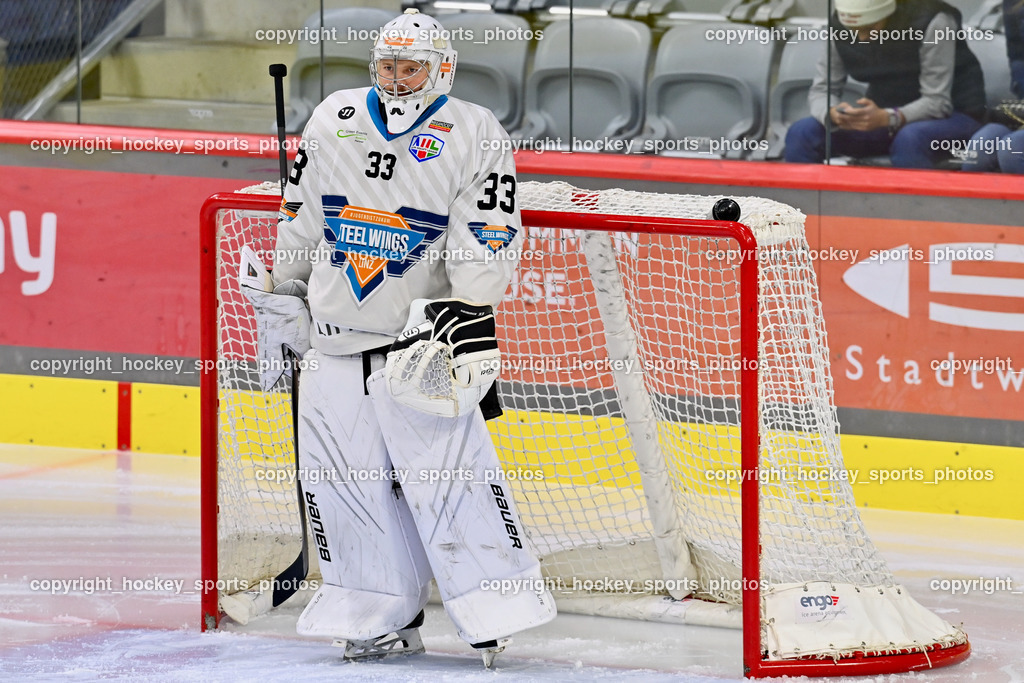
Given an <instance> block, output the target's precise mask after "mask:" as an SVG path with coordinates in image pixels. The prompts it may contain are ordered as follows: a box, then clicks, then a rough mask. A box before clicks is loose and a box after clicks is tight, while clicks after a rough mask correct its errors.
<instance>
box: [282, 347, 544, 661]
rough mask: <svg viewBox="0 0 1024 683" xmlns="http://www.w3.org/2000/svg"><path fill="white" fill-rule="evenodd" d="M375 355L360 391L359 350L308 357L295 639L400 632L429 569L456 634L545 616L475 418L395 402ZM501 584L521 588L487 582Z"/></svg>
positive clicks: (415, 608) (424, 593)
mask: <svg viewBox="0 0 1024 683" xmlns="http://www.w3.org/2000/svg"><path fill="white" fill-rule="evenodd" d="M372 359H373V361H374V363H373V367H372V369H373V370H375V372H374V373H373V374H372V375H371V376H370V377H369V379H368V380H366V382H365V386H366V387H367V389H368V391H369V394H370V395H366V393H365V392H364V377H365V375H364V366H363V359H362V357H361V356H359V355H356V356H328V355H325V354H323V353H321V352H319V351H316V350H312V351H310V352H308V353H307V354H306V356H305V361H306V362H305V363H304V369H303V371H302V376H301V384H300V391H299V459H300V464H301V471H302V472H305V473H307V474H306V476H305V477H304V481H303V495H304V497H305V502H306V509H307V513H308V515H309V522H310V526H311V530H312V533H311V536H312V544H311V545H312V546H314V547H315V549H312V548H311V552H315V553H316V554H317V556H318V560H319V564H320V570H321V573H322V575H323V579H324V584H323V585H322V586H321V587H320V588H319V589H318V590H317V592H316V594H315V595H314V597H313V599H312V600H311V601H310V604H309V605H308V606H307V607H306V609H305V611H304V612H303V614H302V616H301V617H300V618H299V622H298V625H297V629H298V631H299V633H303V634H308V635H324V636H332V637H335V638H339V639H360V640H365V639H369V638H375V637H377V636H381V635H384V634H387V633H390V632H392V631H395V630H397V629H400V628H402V627H404V626H406V625H407V624H409V623H410V622H411V621H412V620H413V618H414V617H415V616H416V615H417V614H418V613H419V611H420V610H421V609H422V608H423V606H424V605H425V604H426V601H427V598H428V597H429V593H430V587H429V584H430V579H431V577H433V578H435V579H436V581H437V586H438V590H439V591H440V594H441V597H442V599H443V600H444V604H445V609H446V610H447V612H448V614H449V616H450V617H451V619H452V621H453V622H454V623H455V626H456V627H457V629H458V631H459V635H460V637H462V638H463V639H464V640H466V641H467V642H470V643H478V642H483V641H487V640H494V639H497V638H501V637H505V636H508V635H510V634H512V633H514V632H517V631H520V630H523V629H526V628H530V627H533V626H537V625H540V624H543V623H545V622H547V621H550V620H551V619H552V618H554V616H555V608H554V601H553V599H552V597H551V594H550V593H548V592H547V590H546V589H544V587H543V586H544V583H543V579H542V577H541V572H540V565H539V563H538V561H537V559H536V556H535V555H534V553H533V551H532V549H531V548H530V545H529V543H528V542H527V539H526V537H525V533H524V532H525V530H524V528H523V525H522V522H521V521H520V519H519V516H518V514H517V512H516V508H515V503H514V501H513V498H512V492H511V490H509V487H508V485H507V483H506V482H505V481H503V480H502V481H496V480H495V478H494V473H495V472H497V471H498V470H499V469H500V467H501V465H500V463H499V462H498V458H497V454H496V453H495V450H494V446H493V445H492V443H491V440H490V436H489V434H488V432H487V428H486V425H485V423H484V420H483V418H482V417H481V415H480V412H479V411H475V412H473V413H472V414H471V415H466V416H463V417H459V418H443V417H436V416H433V415H429V414H426V413H421V412H419V411H416V410H413V409H411V408H407V407H405V406H402V405H400V404H398V403H396V402H395V401H394V400H392V399H391V397H390V395H389V394H388V393H387V390H386V388H385V381H384V377H383V370H382V368H383V366H384V357H383V356H373V357H372ZM314 471H315V472H316V474H317V476H312V475H311V473H312V472H314ZM502 580H512V581H517V582H518V583H516V584H515V585H517V586H520V587H524V588H523V589H522V590H519V591H514V592H513V591H506V592H501V591H498V590H494V589H493V588H492V586H498V585H500V584H499V582H501V581H502ZM492 582H494V583H492ZM505 585H506V586H508V585H510V584H509V583H508V582H506V583H505Z"/></svg>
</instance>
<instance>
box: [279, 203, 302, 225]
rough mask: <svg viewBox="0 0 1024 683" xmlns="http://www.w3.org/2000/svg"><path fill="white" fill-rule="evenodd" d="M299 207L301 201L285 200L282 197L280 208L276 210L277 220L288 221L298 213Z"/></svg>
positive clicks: (293, 218) (300, 206)
mask: <svg viewBox="0 0 1024 683" xmlns="http://www.w3.org/2000/svg"><path fill="white" fill-rule="evenodd" d="M301 208H302V202H286V201H285V200H283V199H282V200H281V208H280V209H278V211H277V220H278V221H284V222H285V223H290V222H291V221H293V220H295V217H296V216H298V215H299V209H301Z"/></svg>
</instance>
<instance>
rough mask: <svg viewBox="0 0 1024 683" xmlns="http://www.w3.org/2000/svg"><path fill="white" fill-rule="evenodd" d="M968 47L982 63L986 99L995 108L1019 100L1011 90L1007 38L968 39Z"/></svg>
mask: <svg viewBox="0 0 1024 683" xmlns="http://www.w3.org/2000/svg"><path fill="white" fill-rule="evenodd" d="M967 46H968V47H970V48H971V52H973V53H974V56H975V57H977V58H978V62H980V63H981V72H982V73H983V74H984V75H985V99H986V103H987V104H988V106H989V107H990V108H991V107H994V106H996V105H997V104H999V103H1000V102H1002V101H1003V100H1014V99H1018V98H1017V97H1016V95H1014V94H1013V91H1012V90H1010V62H1009V60H1008V59H1007V57H1006V36H1005V35H1003V34H1002V33H993V34H992V39H991V40H986V39H985V38H984V37H981V36H974V37H971V38H968V40H967Z"/></svg>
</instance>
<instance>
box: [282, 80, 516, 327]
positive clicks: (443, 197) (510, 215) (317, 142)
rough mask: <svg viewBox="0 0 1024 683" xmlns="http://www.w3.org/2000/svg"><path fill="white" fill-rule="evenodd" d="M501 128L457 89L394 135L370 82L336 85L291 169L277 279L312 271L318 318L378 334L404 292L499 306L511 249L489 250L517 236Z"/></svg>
mask: <svg viewBox="0 0 1024 683" xmlns="http://www.w3.org/2000/svg"><path fill="white" fill-rule="evenodd" d="M507 139H508V136H507V134H506V133H505V131H504V130H503V129H502V128H501V126H500V124H499V123H498V122H497V120H496V119H495V118H494V115H493V114H492V113H491V112H490V111H488V110H486V109H484V108H482V107H479V106H477V105H474V104H470V103H468V102H463V101H461V100H458V99H455V98H449V97H447V96H442V97H440V98H438V99H437V100H435V101H434V102H433V103H432V104H431V105H430V106H429V107H427V108H426V109H425V110H424V112H423V113H422V114H421V115H420V116H419V117H418V118H417V120H416V123H415V125H413V126H412V128H411V129H410V130H408V131H407V132H405V133H402V134H400V135H395V134H392V133H389V132H388V130H387V126H386V125H385V124H384V122H383V120H382V116H381V104H380V100H379V99H378V97H377V93H376V91H375V90H373V89H372V88H361V89H358V90H346V91H339V92H336V93H334V94H333V95H331V96H330V97H328V98H327V99H326V100H325V101H324V102H323V103H322V104H321V105H320V106H319V107H317V109H316V111H315V112H314V113H313V116H312V118H311V119H310V121H309V123H308V124H307V126H306V130H305V132H304V133H303V148H302V149H301V150H300V151H299V153H298V154H297V155H296V158H295V163H294V165H293V167H292V171H291V175H290V176H289V179H288V185H287V189H286V191H285V198H284V202H283V204H282V212H281V214H280V218H281V222H280V225H279V237H278V244H277V252H278V263H276V264H275V268H274V280H275V282H283V281H285V280H288V279H292V278H298V279H309V280H310V284H311V287H310V292H311V294H313V293H314V292H318V293H319V294H318V295H315V296H313V297H311V299H310V307H311V310H312V313H313V317H314V319H316V320H325V321H329V322H330V323H332V324H334V325H337V326H340V327H343V328H346V327H347V328H350V329H359V330H372V331H380V332H381V333H384V334H390V333H392V332H396V333H397V332H400V331H401V329H402V327H403V325H404V323H405V316H406V309H407V305H408V301H409V293H410V292H415V293H416V296H419V297H427V298H440V297H446V296H454V297H458V298H465V299H469V300H472V301H477V302H481V303H491V304H492V305H496V304H497V303H498V302H500V300H501V298H502V296H503V294H504V292H505V287H506V283H507V282H508V281H509V279H510V278H511V275H512V271H513V270H514V269H515V265H516V260H515V258H506V256H508V255H511V253H510V254H503V255H502V258H494V257H493V255H494V254H495V253H497V252H500V251H503V250H509V251H510V252H514V251H515V250H517V249H518V244H519V243H520V242H521V240H522V236H521V234H522V227H521V222H520V216H519V207H518V204H517V201H516V172H515V165H514V163H513V160H512V155H511V152H509V151H508V147H509V146H508V145H506V144H503V143H504V141H506V140H507ZM304 250H305V251H304ZM314 282H316V284H318V285H319V286H317V287H314V286H312V285H313V284H314ZM325 285H326V286H325ZM368 302H372V306H367V305H366V304H367V303H368Z"/></svg>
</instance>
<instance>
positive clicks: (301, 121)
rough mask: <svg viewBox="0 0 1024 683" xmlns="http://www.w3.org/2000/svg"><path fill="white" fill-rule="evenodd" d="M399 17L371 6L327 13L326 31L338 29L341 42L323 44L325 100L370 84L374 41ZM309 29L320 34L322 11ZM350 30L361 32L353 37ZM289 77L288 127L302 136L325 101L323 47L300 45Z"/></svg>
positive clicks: (309, 43) (336, 31)
mask: <svg viewBox="0 0 1024 683" xmlns="http://www.w3.org/2000/svg"><path fill="white" fill-rule="evenodd" d="M395 16H396V13H395V12H389V11H388V10H383V9H373V8H367V7H346V8H344V9H332V10H327V11H325V12H324V28H325V29H326V30H331V29H334V30H335V34H336V35H337V40H325V41H323V50H324V97H326V96H327V95H329V94H330V93H332V92H334V91H336V90H343V89H345V88H361V87H364V86H368V85H370V71H369V63H370V48H371V47H373V38H375V37H376V35H377V33H376V32H377V31H379V30H380V28H381V26H383V25H384V24H386V23H388V22H389V21H391V20H392V19H394V18H395ZM305 28H306V29H307V30H308V31H309V33H310V34H313V33H316V32H317V31H319V29H320V13H319V12H317V13H316V14H313V15H312V16H310V17H309V18H308V19H306V23H305ZM350 29H351V30H352V31H354V32H359V33H358V34H357V35H355V36H350V34H349V30H350ZM371 32H372V33H371ZM364 37H365V38H364ZM350 38H352V39H350ZM359 38H364V39H362V40H360V39H359ZM288 76H289V86H290V90H291V97H290V103H291V107H292V109H293V110H294V113H293V114H292V115H291V117H290V118H289V119H288V121H287V123H286V126H285V127H286V130H287V131H288V132H289V133H301V132H302V129H303V127H304V126H305V125H306V122H307V121H308V120H309V117H310V116H311V115H312V113H313V109H314V108H315V107H316V105H317V104H319V103H320V101H321V97H320V45H319V44H317V45H313V44H312V43H311V42H308V41H302V42H300V43H299V48H298V52H297V53H296V56H295V62H294V63H293V64H292V68H291V69H290V70H289V72H288Z"/></svg>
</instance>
